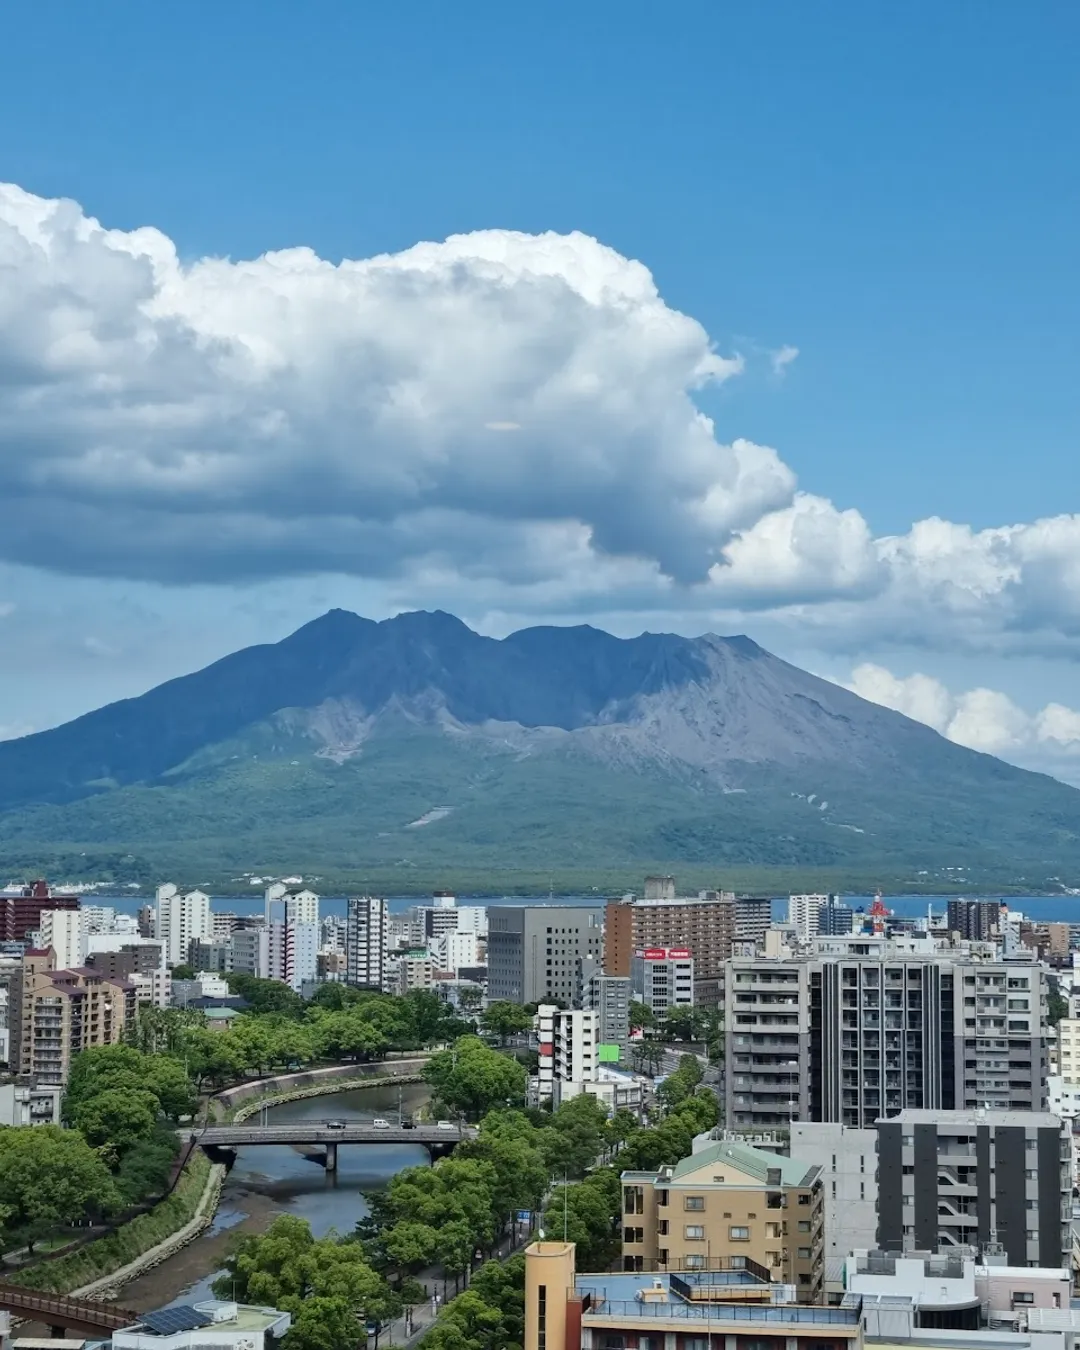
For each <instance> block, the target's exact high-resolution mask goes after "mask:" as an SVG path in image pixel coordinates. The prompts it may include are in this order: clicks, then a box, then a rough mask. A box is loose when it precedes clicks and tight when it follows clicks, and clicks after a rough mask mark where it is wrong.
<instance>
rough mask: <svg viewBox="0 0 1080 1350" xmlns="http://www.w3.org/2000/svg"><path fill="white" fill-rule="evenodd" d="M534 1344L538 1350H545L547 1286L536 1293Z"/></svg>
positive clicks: (541, 1287)
mask: <svg viewBox="0 0 1080 1350" xmlns="http://www.w3.org/2000/svg"><path fill="white" fill-rule="evenodd" d="M536 1344H537V1347H538V1350H547V1285H546V1284H542V1285H540V1287H539V1288H538V1289H537V1291H536Z"/></svg>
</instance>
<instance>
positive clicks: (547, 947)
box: [487, 905, 603, 1008]
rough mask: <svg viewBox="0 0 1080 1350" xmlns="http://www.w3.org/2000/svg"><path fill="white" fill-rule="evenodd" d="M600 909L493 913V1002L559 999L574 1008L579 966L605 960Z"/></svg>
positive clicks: (516, 908) (513, 908)
mask: <svg viewBox="0 0 1080 1350" xmlns="http://www.w3.org/2000/svg"><path fill="white" fill-rule="evenodd" d="M602 931H603V930H602V928H601V914H600V910H598V909H573V908H570V907H568V906H562V905H491V906H490V907H489V908H488V940H487V962H488V998H489V999H491V1000H497V999H507V1000H509V1001H510V1002H511V1003H543V1002H544V1001H545V1000H550V999H558V1000H559V1001H560V1003H562V1004H563V1005H564V1006H565V1007H567V1008H570V1007H573V1006H574V1003H575V1001H576V999H577V996H578V962H579V961H580V960H581V959H582V958H583V957H589V956H591V957H593V958H594V959H595V960H600V959H601V956H602V954H603V952H602V949H603V940H602Z"/></svg>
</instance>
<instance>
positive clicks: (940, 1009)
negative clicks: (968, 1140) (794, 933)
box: [725, 938, 1049, 1129]
mask: <svg viewBox="0 0 1080 1350" xmlns="http://www.w3.org/2000/svg"><path fill="white" fill-rule="evenodd" d="M831 942H832V943H833V945H834V946H835V948H836V949H837V952H838V953H846V954H818V955H816V956H802V957H797V956H794V957H793V956H789V957H787V958H784V959H751V958H735V959H733V960H732V961H731V962H729V963H728V974H727V986H726V1002H725V1037H726V1043H727V1044H726V1049H727V1086H726V1117H725V1118H726V1120H727V1121H728V1123H729V1125H730V1126H732V1127H733V1128H739V1129H744V1128H761V1129H777V1128H784V1127H786V1126H787V1125H788V1123H789V1122H790V1121H791V1120H821V1121H836V1122H838V1123H840V1124H844V1125H852V1126H856V1127H862V1128H867V1127H869V1126H872V1125H873V1124H874V1122H875V1121H876V1120H877V1119H878V1118H879V1117H881V1116H891V1115H895V1114H896V1113H897V1112H899V1111H902V1110H905V1109H908V1108H920V1109H926V1110H932V1109H940V1110H954V1109H961V1110H962V1109H966V1108H974V1107H976V1106H983V1107H989V1108H993V1109H1006V1110H1029V1111H1042V1110H1045V1109H1046V1104H1047V1096H1046V1077H1047V1072H1048V1067H1049V1057H1048V1041H1047V1026H1046V1013H1047V988H1046V977H1045V975H1044V973H1043V971H1042V970H1041V969H1040V968H1039V967H1038V966H1035V965H1033V964H1031V963H1027V962H1022V961H1017V962H1009V961H981V960H976V959H973V958H970V957H965V956H964V955H963V954H959V953H958V954H957V955H952V954H947V953H942V954H937V953H934V952H933V948H932V944H931V943H929V940H928V939H923V940H915V941H909V942H908V943H907V944H903V943H900V944H894V943H892V942H891V941H889V940H886V939H884V938H866V939H858V938H850V939H847V940H845V939H832V940H831ZM924 948H929V949H928V950H924Z"/></svg>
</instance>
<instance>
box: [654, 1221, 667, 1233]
mask: <svg viewBox="0 0 1080 1350" xmlns="http://www.w3.org/2000/svg"><path fill="white" fill-rule="evenodd" d="M656 1231H657V1233H658V1234H659V1235H660V1237H667V1235H668V1221H667V1219H661V1220H660V1222H659V1223H658V1224H657V1225H656Z"/></svg>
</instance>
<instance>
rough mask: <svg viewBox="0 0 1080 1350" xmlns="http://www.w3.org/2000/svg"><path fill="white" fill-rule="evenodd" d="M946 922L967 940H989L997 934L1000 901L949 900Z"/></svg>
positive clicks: (999, 922)
mask: <svg viewBox="0 0 1080 1350" xmlns="http://www.w3.org/2000/svg"><path fill="white" fill-rule="evenodd" d="M946 922H947V923H948V926H949V932H950V933H959V934H960V936H961V937H962V938H964V939H966V940H967V941H968V942H990V941H992V940H993V939H994V938H996V937H997V936H998V935H999V929H1000V925H1001V901H1000V900H950V901H949V904H948V909H947V918H946Z"/></svg>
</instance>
